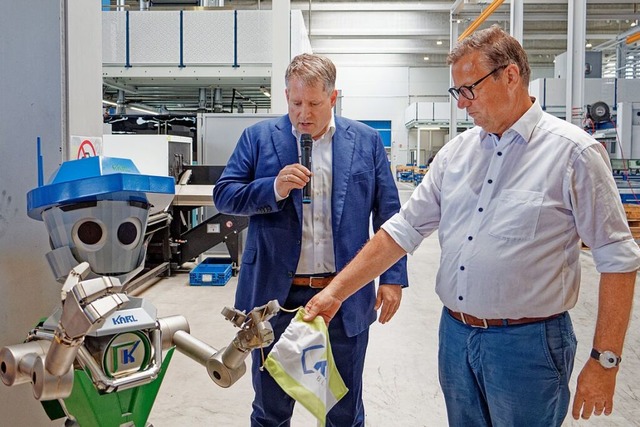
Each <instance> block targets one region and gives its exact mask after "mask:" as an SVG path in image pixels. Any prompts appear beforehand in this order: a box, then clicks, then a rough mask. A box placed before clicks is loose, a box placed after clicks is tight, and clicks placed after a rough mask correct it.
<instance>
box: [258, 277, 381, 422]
mask: <svg viewBox="0 0 640 427" xmlns="http://www.w3.org/2000/svg"><path fill="white" fill-rule="evenodd" d="M318 292H319V290H318V289H313V288H307V287H301V286H292V288H291V292H289V296H288V298H287V301H286V302H285V304H284V307H285V308H287V309H293V308H297V307H300V306H302V307H304V305H305V304H306V303H307V301H309V300H310V299H311V297H313V296H314V295H315V294H316V293H318ZM294 315H295V313H287V312H284V311H281V312H280V313H278V315H277V316H276V317H274V318H273V319H271V326H272V327H273V331H274V334H275V340H274V344H275V342H277V341H278V339H279V338H280V335H282V333H283V332H284V330H285V329H286V327H287V326H289V323H291V319H292V318H293V316H294ZM329 339H330V341H331V351H332V353H333V359H334V362H335V364H336V368H337V369H338V372H340V376H341V377H342V380H343V381H344V383H345V385H346V386H347V388H348V389H349V392H348V393H347V394H346V395H345V396H344V397H343V398H342V399H340V401H338V403H337V404H336V405H335V406H334V407H333V408H331V410H330V411H329V413H328V414H327V419H326V427H363V426H364V405H363V403H362V373H363V370H364V359H365V353H366V350H367V344H368V342H369V330H368V329H367V330H365V331H364V332H362V333H360V334H358V335H356V336H355V337H348V336H346V334H345V331H344V325H343V323H342V316H341V313H340V311H339V312H338V314H337V315H336V316H335V317H334V318H333V319H332V320H331V322H330V323H329ZM272 347H273V344H272V345H271V346H270V347H269V348H268V349H265V352H264V357H267V354H269V352H270V351H271V348H272ZM251 356H252V358H253V363H252V365H251V373H252V376H253V389H254V391H255V393H256V394H255V397H254V400H253V412H252V414H251V426H252V427H288V426H290V425H291V416H292V415H293V405H294V403H295V401H294V400H293V399H292V398H291V397H290V396H289V395H288V394H286V393H285V392H284V391H283V390H282V388H280V386H279V385H278V383H276V382H275V380H274V379H273V378H272V377H271V375H270V374H269V372H267V370H266V369H264V370H263V371H260V369H259V368H260V366H262V356H261V354H260V350H254V351H253V352H252V354H251Z"/></svg>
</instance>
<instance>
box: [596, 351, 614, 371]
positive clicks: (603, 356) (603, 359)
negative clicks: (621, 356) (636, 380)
mask: <svg viewBox="0 0 640 427" xmlns="http://www.w3.org/2000/svg"><path fill="white" fill-rule="evenodd" d="M599 360H600V364H601V365H602V366H604V367H605V368H614V367H616V366H617V365H618V356H616V354H615V353H614V352H612V351H603V352H602V353H600V359H599Z"/></svg>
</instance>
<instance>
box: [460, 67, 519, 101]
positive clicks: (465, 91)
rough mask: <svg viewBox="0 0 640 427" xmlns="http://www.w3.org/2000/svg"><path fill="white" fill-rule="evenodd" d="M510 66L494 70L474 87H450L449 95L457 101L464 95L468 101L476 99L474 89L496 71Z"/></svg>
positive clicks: (473, 85)
mask: <svg viewBox="0 0 640 427" xmlns="http://www.w3.org/2000/svg"><path fill="white" fill-rule="evenodd" d="M508 65H509V64H506V65H501V66H500V67H498V68H494V70H493V71H492V72H490V73H489V74H487V75H486V76H484V77H483V78H481V79H480V80H478V81H477V82H475V83H474V84H472V85H469V86H466V85H465V86H460V87H450V88H449V93H450V94H451V96H453V99H455V100H456V101H457V100H458V99H459V98H460V95H462V96H463V97H465V98H467V99H476V94H475V93H473V88H474V87H476V86H478V85H479V84H480V83H482V81H483V80H484V79H486V78H487V77H489V76H490V75H492V74H494V73H495V72H496V71H498V70H502V69H503V68H506V67H507V66H508Z"/></svg>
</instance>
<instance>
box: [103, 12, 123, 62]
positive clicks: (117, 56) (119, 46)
mask: <svg viewBox="0 0 640 427" xmlns="http://www.w3.org/2000/svg"><path fill="white" fill-rule="evenodd" d="M126 18H127V17H126V15H125V14H124V13H121V12H102V62H103V64H122V65H124V64H125V63H126V49H125V47H126V45H125V35H126V32H127V19H126Z"/></svg>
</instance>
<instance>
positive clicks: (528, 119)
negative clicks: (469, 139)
mask: <svg viewBox="0 0 640 427" xmlns="http://www.w3.org/2000/svg"><path fill="white" fill-rule="evenodd" d="M531 101H533V104H532V105H531V107H529V109H528V110H527V111H526V112H525V113H524V114H523V115H522V117H520V118H519V119H518V120H517V121H516V122H515V123H514V124H513V125H511V127H510V128H509V129H507V130H506V131H505V132H504V133H503V134H502V136H503V137H504V136H505V134H507V133H509V132H516V133H517V134H518V135H520V136H521V137H522V139H524V140H525V141H529V139H531V135H532V134H533V130H534V129H535V128H536V125H537V124H538V122H539V121H540V119H541V118H542V107H540V103H539V102H538V100H537V99H536V98H534V97H531ZM488 134H489V133H488V132H486V131H485V130H484V129H483V130H482V131H481V136H482V139H484V137H486V136H488Z"/></svg>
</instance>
